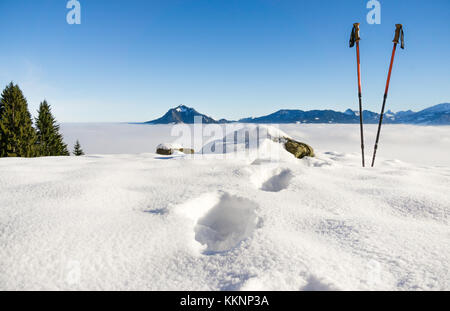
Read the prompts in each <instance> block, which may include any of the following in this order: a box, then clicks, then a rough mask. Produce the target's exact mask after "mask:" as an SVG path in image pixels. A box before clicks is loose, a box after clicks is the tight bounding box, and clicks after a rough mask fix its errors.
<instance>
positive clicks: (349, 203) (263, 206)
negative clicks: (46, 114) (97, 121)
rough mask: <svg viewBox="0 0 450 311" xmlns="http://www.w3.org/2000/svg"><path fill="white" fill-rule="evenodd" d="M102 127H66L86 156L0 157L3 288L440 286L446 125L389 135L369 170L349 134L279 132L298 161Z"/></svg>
mask: <svg viewBox="0 0 450 311" xmlns="http://www.w3.org/2000/svg"><path fill="white" fill-rule="evenodd" d="M103 126H104V127H105V129H103V128H102V126H101V125H89V126H87V125H86V126H85V129H84V130H85V131H87V132H88V133H89V135H88V134H83V126H82V125H70V126H67V125H64V126H63V130H64V134H65V136H66V137H69V139H70V140H72V139H74V138H75V139H76V138H80V141H81V143H82V147H84V149H85V151H87V152H88V154H89V155H87V156H83V157H59V158H38V159H13V158H8V159H0V197H1V202H2V203H1V206H0V245H1V248H0V290H23V289H25V290H243V291H245V290H449V289H450V271H449V265H448V263H449V262H450V249H449V247H448V245H450V226H449V217H450V196H449V195H448V189H449V188H450V165H449V163H448V162H446V161H448V159H447V158H445V159H444V156H442V155H441V153H447V157H448V150H449V149H448V146H449V145H448V144H450V140H449V134H448V132H449V131H448V127H447V128H445V127H412V126H387V127H386V128H385V129H383V132H382V140H381V144H380V153H379V155H380V157H379V158H378V160H377V167H376V168H374V169H371V168H366V169H363V168H361V167H360V155H359V153H358V148H359V145H358V144H357V142H358V139H359V132H358V126H359V125H355V126H351V127H350V126H348V127H346V126H333V125H316V126H304V125H284V126H281V131H282V132H286V133H288V134H289V135H290V136H292V137H293V138H294V139H298V140H301V141H305V142H307V143H310V144H311V145H312V146H313V147H314V148H315V151H316V154H317V157H316V158H306V159H303V160H298V159H295V158H294V157H293V156H291V155H290V154H289V153H287V152H286V151H284V149H283V148H282V146H281V145H280V144H277V143H275V142H272V141H269V140H267V139H262V140H261V141H260V144H259V145H260V148H259V149H255V148H252V149H251V150H250V152H246V151H245V148H244V149H243V148H241V147H242V146H240V147H239V148H237V150H238V152H237V154H226V155H225V156H223V157H218V155H217V154H214V153H210V154H203V155H202V154H196V155H194V156H192V155H182V156H177V157H160V156H158V155H156V154H154V153H153V152H155V150H156V149H155V148H156V146H157V145H158V144H159V143H160V142H161V141H171V140H170V139H169V137H170V135H168V134H167V130H168V129H169V127H165V126H134V127H133V126H131V125H103ZM93 129H96V131H97V132H99V135H94V134H95V133H97V132H96V131H93ZM252 129H254V128H252V127H250V128H248V132H249V133H253V132H252ZM269 131H276V132H277V130H274V129H273V128H270V127H269ZM353 131H354V132H355V133H353ZM74 132H75V133H74ZM139 132H140V133H141V134H140V135H139V134H138V133H139ZM106 133H109V135H111V139H113V141H115V142H116V144H115V145H114V146H112V147H111V145H112V144H111V143H110V142H109V141H108V140H106V141H103V140H102V138H104V137H105V136H104V135H106ZM130 133H133V134H137V136H135V135H132V136H129V140H127V139H126V136H127V135H129V134H130ZM169 133H170V131H169ZM325 133H326V134H325ZM439 133H440V134H441V135H437V134H439ZM367 134H368V135H367V136H368V141H370V139H372V137H371V136H372V134H373V129H372V128H369V129H368V131H367ZM83 135H85V136H83ZM78 136H82V137H83V138H84V139H82V137H78ZM92 136H96V138H94V137H92ZM89 137H90V140H89ZM95 139H97V142H96V141H95ZM108 139H109V138H108ZM83 141H84V145H83ZM172 141H175V139H173V140H172ZM143 142H145V143H144V145H139V144H141V143H143ZM354 143H356V147H354V146H353V144H354ZM418 143H421V144H422V143H423V144H424V146H425V147H423V146H418ZM121 144H122V145H121ZM240 144H241V145H242V144H245V142H243V141H240ZM411 144H413V146H411ZM103 146H105V148H106V149H107V150H112V149H108V148H115V149H114V150H115V151H121V150H126V149H128V148H129V147H130V146H134V147H132V148H136V149H134V150H139V148H142V149H145V150H148V151H147V152H148V153H136V154H95V153H94V151H93V150H97V151H101V148H102V147H103ZM369 147H371V144H369V142H368V148H369ZM96 148H97V149H96ZM121 148H122V149H121ZM132 148H131V149H132ZM400 149H403V151H399V150H400ZM417 149H419V150H417ZM239 150H240V151H239ZM333 150H337V151H333ZM412 150H415V152H414V153H411V152H408V151H412ZM424 150H426V152H424ZM369 154H370V152H368V155H369ZM387 155H394V156H391V157H388V156H387ZM402 155H404V156H402ZM396 157H398V159H395V158H396Z"/></svg>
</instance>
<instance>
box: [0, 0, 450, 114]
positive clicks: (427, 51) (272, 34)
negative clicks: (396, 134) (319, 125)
mask: <svg viewBox="0 0 450 311" xmlns="http://www.w3.org/2000/svg"><path fill="white" fill-rule="evenodd" d="M79 2H80V3H81V8H82V9H81V15H82V23H81V25H69V24H67V22H66V14H67V12H68V11H69V10H68V9H66V3H67V1H66V0H38V1H29V0H1V1H0V29H1V32H0V34H1V42H2V48H1V49H0V86H1V87H2V88H3V87H4V86H5V85H6V84H7V83H8V82H10V81H14V82H16V83H18V84H19V85H20V86H21V87H22V89H23V91H24V93H25V96H26V97H27V99H28V101H29V106H30V110H31V112H32V113H33V114H35V111H36V109H37V107H38V105H39V102H40V101H42V100H43V99H44V98H45V99H47V100H48V101H49V102H50V104H52V106H53V110H54V113H55V115H56V117H57V119H58V120H59V121H60V122H94V121H102V122H111V121H146V120H150V119H154V118H156V117H159V116H160V115H162V114H163V113H164V112H165V111H167V110H168V109H169V108H171V107H174V106H177V105H180V104H184V105H188V106H192V107H195V108H196V109H197V110H199V111H200V112H203V113H206V114H209V115H211V116H213V117H216V118H222V117H224V118H228V119H238V118H241V117H248V116H260V115H264V114H268V113H272V112H274V111H276V110H279V109H284V108H289V109H303V110H310V109H327V108H330V109H336V110H342V111H343V110H345V109H347V108H352V109H357V89H356V87H357V86H356V65H355V50H354V49H350V48H349V47H348V39H349V34H350V31H351V26H352V23H353V22H356V21H359V22H361V23H362V25H361V37H362V41H361V58H362V74H363V101H364V108H365V109H370V110H373V111H379V109H380V106H381V101H382V96H383V91H384V85H385V81H386V75H387V69H388V68H387V67H388V64H389V58H390V54H391V50H392V39H393V35H394V29H395V27H394V24H396V23H403V24H404V27H405V35H406V50H404V51H403V50H399V51H398V53H397V57H396V61H395V67H394V72H393V76H392V80H391V88H390V94H389V101H388V109H392V110H394V111H398V110H405V109H413V110H420V109H422V108H426V107H428V106H431V105H435V104H438V103H442V102H450V78H449V77H450V53H449V52H450V40H449V38H450V18H449V11H450V1H448V0H432V1H429V0H381V1H380V2H381V24H380V25H369V24H368V23H367V22H366V15H367V13H368V12H369V9H367V8H366V3H367V1H366V0H345V1H338V0H334V1H330V0H327V1H325V0H309V1H301V0H296V1H284V0H259V1H253V0H245V1H243V0H142V1H141V0H127V1H125V0H110V1H106V0H79Z"/></svg>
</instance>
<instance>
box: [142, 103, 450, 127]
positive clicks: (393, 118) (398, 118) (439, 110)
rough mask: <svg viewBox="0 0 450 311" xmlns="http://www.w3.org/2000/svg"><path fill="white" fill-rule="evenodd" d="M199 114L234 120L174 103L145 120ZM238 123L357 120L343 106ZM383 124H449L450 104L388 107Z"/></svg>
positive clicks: (369, 115)
mask: <svg viewBox="0 0 450 311" xmlns="http://www.w3.org/2000/svg"><path fill="white" fill-rule="evenodd" d="M195 116H200V117H202V121H203V123H206V124H208V123H229V122H236V121H228V120H225V119H221V120H219V121H216V120H214V119H213V118H211V117H208V116H206V115H204V114H201V113H199V112H197V111H196V110H195V109H193V108H189V107H186V106H183V105H182V106H178V107H176V108H173V109H170V110H169V111H168V112H167V113H166V114H165V115H164V116H163V117H161V118H159V119H156V120H153V121H149V122H146V123H147V124H169V123H188V124H192V123H194V117H195ZM363 118H364V123H366V124H376V123H378V121H379V119H380V114H379V113H376V112H372V111H369V110H364V112H363ZM238 122H241V123H263V124H264V123H265V124H270V123H274V124H275V123H278V124H289V123H333V124H334V123H338V124H353V123H359V111H355V110H351V109H347V110H346V111H345V112H340V111H334V110H310V111H303V110H295V109H290V110H289V109H283V110H279V111H277V112H274V113H272V114H269V115H266V116H262V117H257V118H253V117H251V118H244V119H240V120H239V121H238ZM383 122H384V123H387V124H421V125H450V104H448V103H444V104H439V105H436V106H433V107H430V108H427V109H424V110H422V111H419V112H413V111H411V110H408V111H400V112H393V111H391V110H388V111H387V112H386V113H385V114H384V120H383Z"/></svg>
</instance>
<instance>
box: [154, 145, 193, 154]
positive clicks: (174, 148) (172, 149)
mask: <svg viewBox="0 0 450 311" xmlns="http://www.w3.org/2000/svg"><path fill="white" fill-rule="evenodd" d="M176 152H180V153H184V154H193V153H195V151H194V149H191V148H184V147H182V146H181V145H178V144H169V143H165V144H159V145H158V147H156V153H157V154H160V155H172V154H174V153H176Z"/></svg>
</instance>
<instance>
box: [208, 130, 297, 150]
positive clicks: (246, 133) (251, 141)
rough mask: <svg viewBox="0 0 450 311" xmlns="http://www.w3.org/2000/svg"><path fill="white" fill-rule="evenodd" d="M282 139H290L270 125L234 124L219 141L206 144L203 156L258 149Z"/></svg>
mask: <svg viewBox="0 0 450 311" xmlns="http://www.w3.org/2000/svg"><path fill="white" fill-rule="evenodd" d="M283 137H286V138H291V137H290V136H289V135H288V134H286V133H285V132H283V131H282V130H280V129H278V128H276V127H274V126H270V125H256V124H245V125H244V124H236V125H235V126H234V127H231V128H230V129H228V133H227V134H226V135H225V136H224V137H223V138H221V139H213V140H211V141H209V142H207V143H206V144H205V145H204V146H203V148H202V150H203V153H204V154H209V153H215V154H220V153H230V152H241V151H245V150H255V149H259V148H260V147H261V145H262V144H263V143H264V142H265V141H267V140H269V141H281V140H282V139H283Z"/></svg>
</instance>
